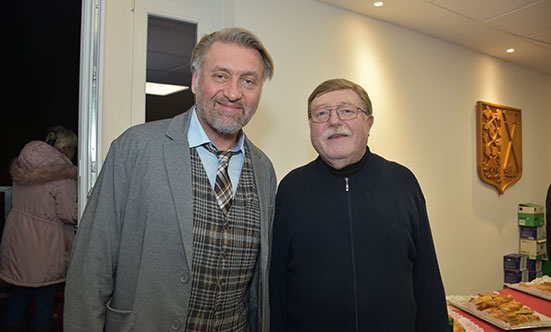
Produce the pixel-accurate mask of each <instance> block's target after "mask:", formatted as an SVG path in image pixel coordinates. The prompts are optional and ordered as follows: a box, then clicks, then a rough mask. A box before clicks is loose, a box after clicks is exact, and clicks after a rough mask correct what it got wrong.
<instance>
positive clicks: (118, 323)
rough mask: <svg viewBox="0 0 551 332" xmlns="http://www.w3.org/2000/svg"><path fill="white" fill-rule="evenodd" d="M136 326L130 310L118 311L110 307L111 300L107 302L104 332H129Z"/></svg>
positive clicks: (133, 315) (133, 313)
mask: <svg viewBox="0 0 551 332" xmlns="http://www.w3.org/2000/svg"><path fill="white" fill-rule="evenodd" d="M135 326H136V313H135V312H134V311H130V310H119V309H115V308H113V307H111V300H109V302H107V310H106V312H105V332H130V331H134V329H135Z"/></svg>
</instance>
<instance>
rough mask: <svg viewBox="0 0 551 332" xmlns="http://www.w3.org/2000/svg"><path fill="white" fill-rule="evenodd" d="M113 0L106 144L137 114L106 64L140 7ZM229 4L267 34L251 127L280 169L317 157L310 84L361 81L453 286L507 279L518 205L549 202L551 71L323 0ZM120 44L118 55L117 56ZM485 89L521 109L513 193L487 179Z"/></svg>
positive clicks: (120, 66)
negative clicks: (482, 156)
mask: <svg viewBox="0 0 551 332" xmlns="http://www.w3.org/2000/svg"><path fill="white" fill-rule="evenodd" d="M115 3H118V2H112V1H111V2H109V1H108V3H107V5H108V8H107V12H106V17H107V19H106V20H107V22H106V59H105V71H106V75H105V80H106V82H105V85H104V87H105V90H106V91H105V93H104V95H105V105H104V120H103V127H104V135H103V151H105V152H104V153H106V152H107V149H108V147H109V144H110V142H111V141H112V139H113V138H114V137H116V136H117V135H118V134H119V133H120V132H121V131H122V129H124V128H125V127H127V126H128V123H129V122H130V120H129V119H130V115H129V113H130V110H129V106H128V102H127V101H128V100H129V98H130V95H129V87H125V86H126V85H125V83H124V82H120V81H119V79H118V78H116V77H112V78H111V77H109V75H107V71H109V70H119V71H122V72H123V73H124V72H128V71H129V68H130V67H129V66H128V65H127V62H126V61H128V60H127V59H128V58H129V57H130V56H131V54H130V55H129V54H128V50H127V49H126V45H125V43H128V42H127V41H125V40H126V39H125V38H126V37H125V35H126V36H128V34H131V33H132V26H129V25H128V24H127V23H128V22H131V19H130V18H129V15H131V14H129V13H128V11H124V10H121V6H120V5H115ZM226 5H227V7H226V22H229V23H228V24H230V25H237V26H243V27H245V28H248V29H250V30H252V31H254V32H255V33H256V34H258V35H259V36H260V38H261V39H262V40H263V42H264V43H265V44H266V46H267V48H268V49H269V51H270V52H271V54H272V56H273V58H274V61H275V75H274V78H273V80H272V81H271V82H268V83H266V84H265V88H264V92H263V97H262V101H261V104H260V107H259V110H258V112H257V114H256V115H255V118H254V119H253V120H252V121H251V123H250V124H249V125H248V126H247V127H246V129H245V130H246V132H247V135H248V136H249V137H250V138H251V139H252V140H253V141H254V142H255V143H256V144H257V145H258V146H260V147H261V148H262V149H263V150H264V151H265V152H266V153H267V154H268V155H269V156H270V158H271V159H272V161H273V163H274V166H275V168H276V172H277V175H278V178H279V179H281V178H282V177H283V176H284V175H285V174H287V172H289V171H290V170H292V169H293V168H295V167H297V166H300V165H303V164H305V163H307V162H309V161H310V160H312V159H314V158H315V157H316V156H317V154H316V153H315V151H314V150H313V149H312V147H311V145H310V140H309V129H308V123H307V118H306V99H307V97H308V95H309V94H310V92H311V91H312V90H313V89H314V87H315V86H316V85H318V84H319V83H321V82H322V81H324V80H326V79H329V78H335V77H343V78H347V79H350V80H352V81H355V82H357V83H359V84H361V85H362V86H363V87H364V88H365V89H366V90H367V92H368V93H369V95H370V97H371V100H372V102H373V105H374V115H375V124H374V127H373V130H372V133H371V137H370V141H369V146H370V148H371V149H372V151H374V152H375V153H378V154H380V155H382V156H384V157H386V158H387V159H390V160H395V161H397V162H399V163H401V164H404V165H406V166H407V167H409V168H410V169H411V170H412V171H413V172H414V173H415V174H416V175H417V177H418V179H419V182H420V183H421V187H422V188H423V191H424V193H425V196H426V200H427V206H428V210H429V217H430V219H431V225H432V231H433V236H434V241H435V245H436V249H437V253H438V258H439V261H440V268H441V272H442V276H443V279H444V284H445V287H446V292H447V294H450V295H451V294H459V295H466V294H474V293H477V292H480V291H490V290H495V289H500V288H502V280H503V276H502V256H503V255H505V254H508V253H511V252H516V251H518V227H517V224H516V206H517V204H518V203H523V202H534V203H539V204H543V202H544V199H545V193H546V190H547V186H548V185H549V184H550V183H551V134H550V133H549V128H551V77H550V76H548V75H543V74H541V73H537V72H535V71H533V70H529V69H524V68H522V67H519V66H516V65H513V64H510V63H507V62H504V61H502V60H498V59H495V58H491V57H488V56H485V55H482V54H480V53H476V52H474V51H470V50H467V49H464V48H462V47H459V46H456V45H453V44H449V43H446V42H443V41H441V40H438V39H435V38H431V37H427V36H424V35H421V34H418V33H415V32H413V31H410V30H406V29H403V28H400V27H397V26H395V25H390V24H386V23H383V22H381V21H377V20H374V19H370V18H367V17H364V16H360V15H357V14H353V13H351V12H347V11H344V10H341V9H337V8H335V7H331V6H328V5H325V4H322V3H318V2H316V1H313V0H298V1H297V0H278V1H269V0H228V1H226ZM109 6H112V7H114V8H113V10H111V12H109ZM110 19H111V22H109V20H110ZM125 22H126V23H125ZM121 24H123V25H124V24H126V26H120V25H121ZM110 49H111V50H116V52H114V53H116V54H117V55H116V56H115V57H111V58H110V59H109V57H108V55H107V54H108V53H109V52H110ZM117 57H118V58H117ZM128 74H130V73H129V72H128ZM123 99H124V100H123ZM478 100H482V101H487V102H491V103H495V104H500V105H507V106H511V107H516V108H520V109H522V123H523V128H522V130H523V166H524V167H523V174H522V178H521V179H520V181H519V182H517V183H515V184H513V185H512V186H510V187H509V188H508V189H507V190H506V191H505V194H504V195H499V194H498V193H497V191H496V190H495V189H493V187H491V186H489V185H487V184H485V183H483V182H482V181H480V180H479V178H478V174H477V169H476V141H475V139H476V129H475V124H476V120H475V107H476V101H478ZM390 264H391V262H390Z"/></svg>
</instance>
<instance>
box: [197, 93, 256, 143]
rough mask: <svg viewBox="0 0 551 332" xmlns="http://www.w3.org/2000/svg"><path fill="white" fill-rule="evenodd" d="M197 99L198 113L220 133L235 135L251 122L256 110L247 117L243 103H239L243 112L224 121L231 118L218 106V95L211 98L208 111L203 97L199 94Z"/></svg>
mask: <svg viewBox="0 0 551 332" xmlns="http://www.w3.org/2000/svg"><path fill="white" fill-rule="evenodd" d="M196 99H197V114H198V115H199V116H200V117H201V119H202V120H203V122H205V123H207V124H208V125H209V126H210V127H212V128H213V129H214V130H216V131H217V132H218V133H220V134H224V135H234V134H236V133H237V132H238V131H239V130H241V128H243V127H244V126H245V125H246V124H247V123H249V120H250V119H251V118H252V116H253V115H254V113H255V112H254V111H253V112H252V113H251V114H250V117H247V114H246V111H245V109H244V107H243V105H241V104H238V106H239V107H241V114H240V115H239V116H238V117H237V118H235V117H231V121H224V119H230V118H229V117H227V116H226V114H224V113H225V112H224V111H221V110H220V109H218V108H217V107H216V105H217V101H216V97H214V98H211V99H210V100H209V103H208V106H209V107H208V109H209V110H208V111H206V110H205V108H207V107H205V106H206V105H205V103H204V102H203V100H202V98H200V97H199V96H196Z"/></svg>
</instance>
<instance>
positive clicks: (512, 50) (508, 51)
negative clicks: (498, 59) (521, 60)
mask: <svg viewBox="0 0 551 332" xmlns="http://www.w3.org/2000/svg"><path fill="white" fill-rule="evenodd" d="M507 53H515V49H514V48H508V49H507Z"/></svg>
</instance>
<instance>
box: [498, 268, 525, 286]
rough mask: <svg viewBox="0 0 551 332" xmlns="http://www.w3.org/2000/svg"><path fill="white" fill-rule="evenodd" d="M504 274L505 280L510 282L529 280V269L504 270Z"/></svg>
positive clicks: (516, 282)
mask: <svg viewBox="0 0 551 332" xmlns="http://www.w3.org/2000/svg"><path fill="white" fill-rule="evenodd" d="M503 275H504V276H503V281H504V282H506V283H509V284H518V283H519V282H527V281H528V270H504V271H503Z"/></svg>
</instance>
